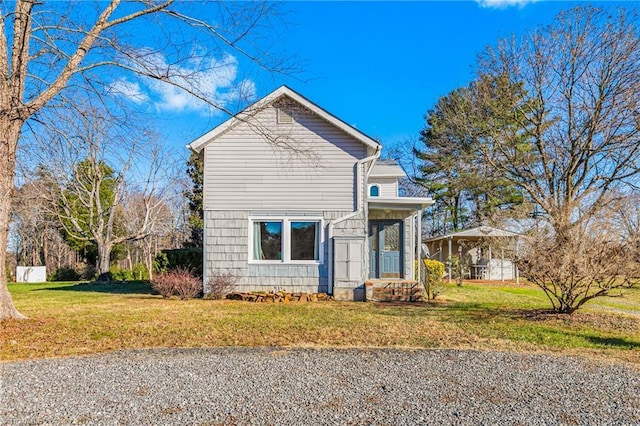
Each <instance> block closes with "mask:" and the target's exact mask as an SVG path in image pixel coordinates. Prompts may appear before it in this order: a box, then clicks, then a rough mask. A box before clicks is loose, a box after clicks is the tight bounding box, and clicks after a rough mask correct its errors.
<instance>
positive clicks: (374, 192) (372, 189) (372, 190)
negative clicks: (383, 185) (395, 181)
mask: <svg viewBox="0 0 640 426" xmlns="http://www.w3.org/2000/svg"><path fill="white" fill-rule="evenodd" d="M379 196H380V187H379V186H378V185H371V186H369V197H379Z"/></svg>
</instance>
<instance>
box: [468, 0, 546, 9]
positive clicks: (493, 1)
mask: <svg viewBox="0 0 640 426" xmlns="http://www.w3.org/2000/svg"><path fill="white" fill-rule="evenodd" d="M536 1H538V0H476V2H477V3H478V4H479V5H480V7H484V8H493V9H506V8H507V7H511V6H517V7H520V8H522V7H524V6H526V5H527V4H529V3H535V2H536Z"/></svg>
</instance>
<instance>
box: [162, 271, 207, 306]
mask: <svg viewBox="0 0 640 426" xmlns="http://www.w3.org/2000/svg"><path fill="white" fill-rule="evenodd" d="M151 287H152V288H153V289H154V290H155V291H157V292H158V293H160V295H161V296H162V297H163V298H165V299H168V298H169V297H171V296H172V295H174V294H176V295H178V296H179V297H180V299H182V300H187V299H193V298H194V297H196V296H198V295H200V294H201V293H202V281H200V279H199V278H198V277H195V276H193V274H192V273H191V271H190V270H188V269H184V268H177V269H175V270H173V271H169V272H166V273H164V274H159V275H158V276H156V277H155V278H154V279H153V280H152V281H151Z"/></svg>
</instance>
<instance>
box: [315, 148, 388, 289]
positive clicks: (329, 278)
mask: <svg viewBox="0 0 640 426" xmlns="http://www.w3.org/2000/svg"><path fill="white" fill-rule="evenodd" d="M379 157H380V146H379V145H378V146H377V147H376V152H375V153H374V154H373V155H370V156H369V157H366V158H363V159H361V160H358V161H357V162H356V188H355V192H356V210H355V211H353V212H351V213H349V214H346V215H344V216H341V217H339V218H337V219H334V220H332V221H330V222H329V225H328V231H327V233H328V237H327V241H328V242H329V248H328V256H327V257H328V258H329V271H328V274H327V275H328V276H327V291H328V292H329V294H333V229H334V226H335V224H336V223H340V222H344V221H345V220H349V219H351V218H354V217H356V216H358V215H359V214H360V213H362V211H363V210H364V203H365V197H364V187H365V186H366V183H367V179H368V178H369V173H370V172H371V169H372V168H373V165H374V163H375V160H377V159H378V158H379ZM369 162H371V166H370V167H369V169H368V170H367V173H366V174H365V179H364V182H363V184H362V187H363V189H362V192H363V194H362V202H360V191H358V188H359V187H360V166H362V165H363V164H365V163H369Z"/></svg>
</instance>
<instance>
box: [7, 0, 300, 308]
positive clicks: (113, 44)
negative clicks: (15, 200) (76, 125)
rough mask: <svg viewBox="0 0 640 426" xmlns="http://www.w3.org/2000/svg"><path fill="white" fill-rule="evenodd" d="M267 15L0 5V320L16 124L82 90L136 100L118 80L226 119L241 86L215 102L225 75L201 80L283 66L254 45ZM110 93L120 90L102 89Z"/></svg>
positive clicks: (244, 85) (126, 5) (174, 5)
mask: <svg viewBox="0 0 640 426" xmlns="http://www.w3.org/2000/svg"><path fill="white" fill-rule="evenodd" d="M274 7H275V6H274V3H268V2H229V3H225V2H213V3H206V4H204V3H195V2H176V1H174V0H166V1H152V0H138V1H129V2H122V1H121V0H110V1H108V2H95V3H88V2H82V3H81V4H80V3H77V2H53V1H52V2H39V1H35V0H16V1H15V2H6V3H0V320H2V319H5V318H10V317H13V318H22V317H23V316H22V315H21V314H20V313H19V312H18V311H17V310H16V309H15V307H14V305H13V302H12V299H11V295H10V294H9V291H8V289H7V283H6V274H5V267H6V266H5V264H6V263H5V260H6V249H7V238H8V224H9V213H10V208H11V200H12V197H13V195H12V194H13V190H14V176H15V167H16V150H17V147H18V143H19V142H20V140H21V136H22V134H23V130H24V129H25V124H27V123H29V122H31V123H36V122H37V121H38V120H39V121H40V122H42V121H46V120H47V117H46V114H45V113H44V112H45V108H47V107H50V106H54V105H55V104H57V103H60V102H61V101H62V100H66V101H68V102H73V101H74V97H73V96H69V95H70V92H71V90H72V89H78V88H81V87H82V88H89V89H90V90H91V91H93V92H92V93H94V94H96V95H100V96H106V95H108V94H110V93H112V92H119V93H120V94H122V93H126V94H128V95H129V96H132V97H136V96H137V97H138V99H140V100H144V93H142V94H141V93H138V91H137V90H136V88H137V85H136V82H135V81H130V80H117V79H114V74H115V75H122V74H118V72H119V71H126V72H128V73H129V75H130V76H131V75H138V76H144V78H147V79H150V80H153V81H156V82H159V83H158V84H160V83H162V84H168V85H171V87H174V88H176V89H175V90H181V91H184V92H186V93H189V94H190V95H191V96H193V97H195V98H196V99H198V100H200V101H201V102H203V103H207V104H208V105H210V106H211V107H212V108H215V109H219V110H223V111H226V112H231V111H230V110H231V107H230V102H231V101H232V100H236V101H237V100H240V99H242V96H241V95H242V93H243V92H246V91H251V84H249V82H246V81H241V82H238V84H237V85H236V87H235V88H236V89H238V90H227V91H226V92H224V93H220V91H219V90H218V89H219V87H220V86H222V87H227V88H229V87H230V86H232V85H233V81H229V80H232V78H231V76H229V75H228V73H227V74H225V73H224V72H221V74H222V78H226V80H227V81H226V82H225V84H222V85H220V84H217V82H219V79H218V80H214V79H212V78H211V77H210V76H211V73H213V72H215V71H216V70H218V71H224V70H225V69H226V68H225V66H224V64H229V63H230V62H233V61H234V60H236V61H237V59H235V57H234V56H232V55H236V56H239V57H241V58H244V60H247V61H249V62H252V63H254V64H257V65H258V66H259V67H261V68H263V69H266V70H268V71H275V72H278V71H283V70H285V68H286V67H287V65H288V62H286V59H287V58H284V57H283V56H279V55H278V54H277V53H276V54H274V52H278V48H277V46H271V45H269V44H268V43H266V40H269V39H268V38H259V36H260V35H262V34H261V33H262V32H263V31H265V30H266V31H268V30H271V28H269V27H268V25H269V22H270V21H269V17H270V16H272V11H273V8H274ZM10 8H13V9H12V10H10ZM256 35H257V36H258V37H256ZM271 40H274V43H275V42H276V40H275V39H273V38H272V39H271ZM265 52H268V53H269V54H265ZM283 58H284V60H283ZM203 71H208V73H205V74H203V73H202V72H203ZM206 76H208V77H206ZM114 88H118V89H119V90H109V89H114Z"/></svg>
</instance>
